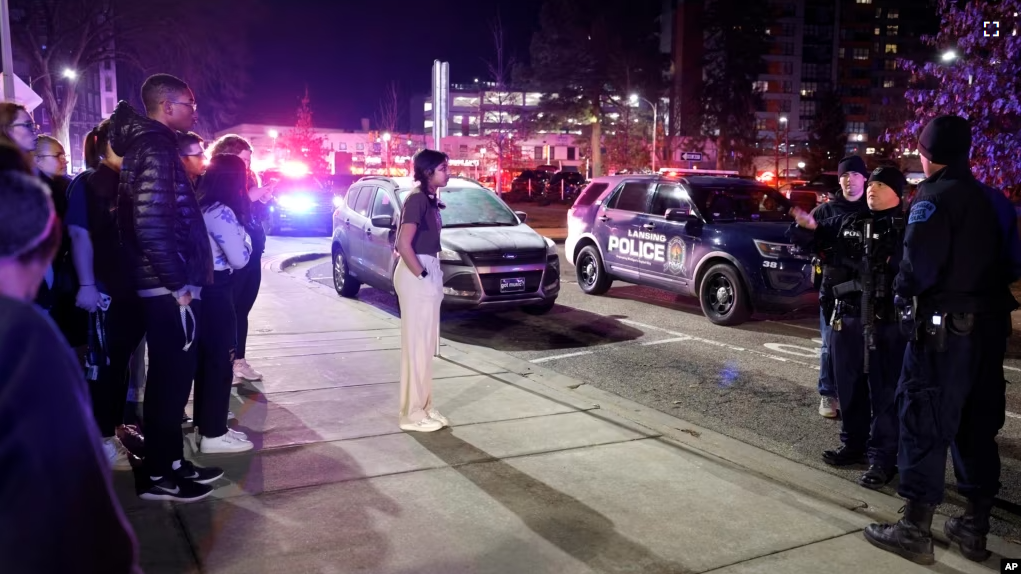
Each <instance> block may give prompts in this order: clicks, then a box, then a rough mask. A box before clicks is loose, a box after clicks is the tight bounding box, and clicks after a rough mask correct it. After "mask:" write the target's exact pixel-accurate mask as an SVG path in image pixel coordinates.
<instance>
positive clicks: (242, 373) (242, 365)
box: [234, 359, 262, 381]
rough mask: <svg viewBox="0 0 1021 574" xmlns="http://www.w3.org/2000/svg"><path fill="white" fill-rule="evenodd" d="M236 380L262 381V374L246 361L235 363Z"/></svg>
mask: <svg viewBox="0 0 1021 574" xmlns="http://www.w3.org/2000/svg"><path fill="white" fill-rule="evenodd" d="M234 378H236V379H241V380H244V381H261V380H262V373H260V372H259V371H256V370H255V369H253V368H252V366H251V365H249V364H248V361H246V360H244V359H238V360H236V361H234Z"/></svg>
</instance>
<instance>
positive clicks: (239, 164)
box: [197, 155, 252, 223]
mask: <svg viewBox="0 0 1021 574" xmlns="http://www.w3.org/2000/svg"><path fill="white" fill-rule="evenodd" d="M197 195H198V200H199V205H200V206H202V208H203V209H208V208H210V207H212V206H214V205H216V204H217V203H222V204H223V205H225V206H227V207H229V208H230V209H231V211H233V212H234V215H235V216H236V217H237V218H238V220H239V221H240V222H242V223H244V222H245V221H248V219H249V218H250V217H251V203H252V202H251V200H250V199H248V168H246V167H245V162H244V160H242V159H241V158H239V157H238V156H236V155H218V156H213V159H211V160H209V167H207V168H206V173H205V175H203V176H202V180H201V181H200V182H199V189H198V194H197Z"/></svg>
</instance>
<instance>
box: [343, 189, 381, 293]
mask: <svg viewBox="0 0 1021 574" xmlns="http://www.w3.org/2000/svg"><path fill="white" fill-rule="evenodd" d="M375 194H376V186H374V185H365V186H362V188H361V190H360V191H359V192H358V197H357V198H356V201H355V203H354V206H353V208H352V209H350V210H348V213H347V220H346V225H347V226H348V236H349V237H350V238H351V247H350V252H349V253H348V255H349V256H350V260H349V263H350V265H351V267H352V270H353V271H354V272H355V275H356V276H358V277H364V276H365V274H366V273H367V272H368V271H369V268H368V266H366V263H365V244H366V241H365V227H366V225H368V224H369V221H368V219H369V206H370V205H372V199H373V196H374V195H375Z"/></svg>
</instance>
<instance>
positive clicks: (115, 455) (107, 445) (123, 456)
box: [103, 436, 131, 470]
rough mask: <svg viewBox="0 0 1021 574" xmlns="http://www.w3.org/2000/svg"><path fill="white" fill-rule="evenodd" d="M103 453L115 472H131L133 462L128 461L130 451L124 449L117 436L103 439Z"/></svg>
mask: <svg viewBox="0 0 1021 574" xmlns="http://www.w3.org/2000/svg"><path fill="white" fill-rule="evenodd" d="M103 452H104V453H105V454H106V460H107V461H108V462H109V463H110V468H112V469H113V470H131V462H130V461H129V460H128V449H126V448H124V445H123V444H121V440H120V439H119V438H117V437H115V436H112V437H110V438H106V439H103Z"/></svg>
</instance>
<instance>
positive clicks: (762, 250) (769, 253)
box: [754, 239, 810, 259]
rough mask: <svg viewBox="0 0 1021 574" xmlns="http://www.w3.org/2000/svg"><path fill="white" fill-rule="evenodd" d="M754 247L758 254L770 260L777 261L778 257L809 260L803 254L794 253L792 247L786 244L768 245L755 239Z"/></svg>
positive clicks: (766, 242) (768, 243)
mask: <svg viewBox="0 0 1021 574" xmlns="http://www.w3.org/2000/svg"><path fill="white" fill-rule="evenodd" d="M754 241H755V247H756V248H757V249H758V250H759V254H760V255H762V256H763V257H768V258H770V259H779V258H780V257H790V258H793V259H810V257H807V256H806V255H804V254H801V253H798V252H796V251H795V249H794V246H793V245H791V244H788V243H770V242H769V241H762V240H759V239H755V240H754Z"/></svg>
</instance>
